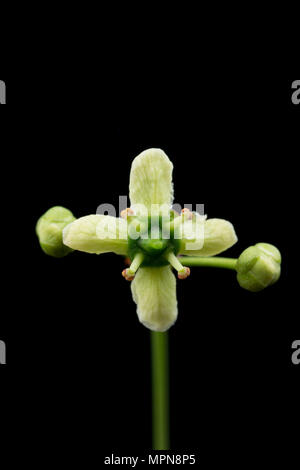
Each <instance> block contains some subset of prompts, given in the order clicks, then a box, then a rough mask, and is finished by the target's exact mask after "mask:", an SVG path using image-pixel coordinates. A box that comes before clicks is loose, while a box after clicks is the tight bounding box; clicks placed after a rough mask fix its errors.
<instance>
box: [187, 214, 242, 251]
mask: <svg viewBox="0 0 300 470" xmlns="http://www.w3.org/2000/svg"><path fill="white" fill-rule="evenodd" d="M200 233H201V232H200ZM202 240H203V239H202ZM196 241H197V240H196ZM199 242H200V243H201V239H200V240H199ZM236 242H237V236H236V234H235V231H234V228H233V225H232V224H231V223H230V222H228V221H227V220H223V219H208V220H206V221H204V243H203V246H202V248H200V249H198V247H197V245H196V244H195V246H194V247H193V244H191V246H189V245H185V244H184V243H182V248H181V250H180V254H183V255H188V256H214V255H217V254H219V253H221V252H222V251H225V250H227V249H228V248H230V247H231V246H232V245H234V244H235V243H236ZM193 248H195V249H193Z"/></svg>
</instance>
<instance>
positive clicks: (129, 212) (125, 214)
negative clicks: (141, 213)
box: [120, 207, 134, 219]
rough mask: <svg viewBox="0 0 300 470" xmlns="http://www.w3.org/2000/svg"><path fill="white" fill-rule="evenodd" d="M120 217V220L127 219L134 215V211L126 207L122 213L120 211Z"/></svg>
mask: <svg viewBox="0 0 300 470" xmlns="http://www.w3.org/2000/svg"><path fill="white" fill-rule="evenodd" d="M120 215H121V217H122V219H127V217H130V216H132V215H134V211H133V210H132V209H130V207H127V209H124V210H123V211H121V214H120Z"/></svg>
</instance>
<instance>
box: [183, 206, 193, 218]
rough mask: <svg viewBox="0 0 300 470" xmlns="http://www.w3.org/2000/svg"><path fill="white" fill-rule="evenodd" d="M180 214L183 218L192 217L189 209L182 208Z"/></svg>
mask: <svg viewBox="0 0 300 470" xmlns="http://www.w3.org/2000/svg"><path fill="white" fill-rule="evenodd" d="M181 214H182V217H183V219H184V220H191V219H192V218H193V212H191V211H190V209H187V208H184V209H182V210H181Z"/></svg>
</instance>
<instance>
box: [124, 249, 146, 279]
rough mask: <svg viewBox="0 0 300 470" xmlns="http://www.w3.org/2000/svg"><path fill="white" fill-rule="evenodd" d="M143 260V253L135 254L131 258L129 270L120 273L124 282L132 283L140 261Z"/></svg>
mask: <svg viewBox="0 0 300 470" xmlns="http://www.w3.org/2000/svg"><path fill="white" fill-rule="evenodd" d="M143 259H144V255H143V253H137V254H136V255H135V257H134V258H133V261H132V263H131V265H130V266H129V268H127V269H124V270H123V271H122V276H123V277H125V279H126V281H132V280H133V279H134V276H135V273H136V272H137V270H138V269H139V267H140V265H141V263H142V261H143Z"/></svg>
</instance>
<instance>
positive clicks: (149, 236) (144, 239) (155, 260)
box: [128, 215, 180, 267]
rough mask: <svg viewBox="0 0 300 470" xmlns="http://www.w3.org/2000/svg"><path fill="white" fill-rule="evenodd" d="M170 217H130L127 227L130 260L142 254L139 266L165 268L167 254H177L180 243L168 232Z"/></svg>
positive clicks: (171, 232) (170, 231)
mask: <svg viewBox="0 0 300 470" xmlns="http://www.w3.org/2000/svg"><path fill="white" fill-rule="evenodd" d="M172 218H173V217H172V215H171V216H170V217H167V216H152V217H142V216H140V217H139V216H133V217H130V221H129V227H128V247H129V256H130V258H131V259H134V257H135V256H136V255H137V254H138V253H142V254H143V261H142V263H141V266H155V267H158V266H167V265H168V264H169V261H168V260H167V255H168V253H171V252H172V253H174V254H177V253H178V252H179V248H180V241H179V240H176V239H174V231H173V230H170V221H171V220H172Z"/></svg>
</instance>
